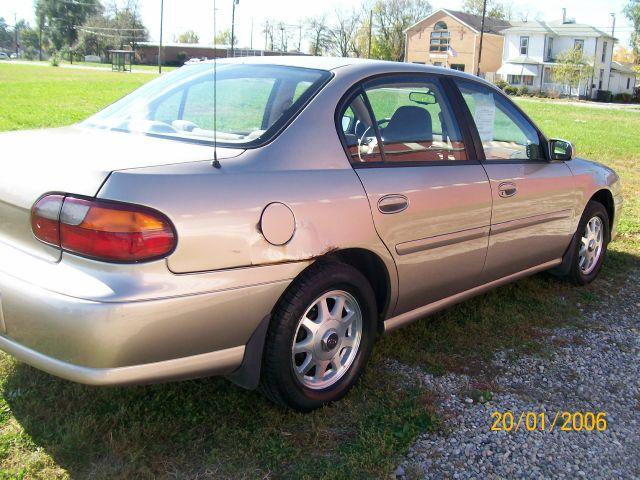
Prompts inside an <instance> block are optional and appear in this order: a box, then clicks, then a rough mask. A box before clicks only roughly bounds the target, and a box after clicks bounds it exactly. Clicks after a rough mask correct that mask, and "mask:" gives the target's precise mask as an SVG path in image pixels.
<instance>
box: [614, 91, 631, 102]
mask: <svg viewBox="0 0 640 480" xmlns="http://www.w3.org/2000/svg"><path fill="white" fill-rule="evenodd" d="M613 101H614V102H616V103H631V94H630V93H616V94H615V95H614V96H613Z"/></svg>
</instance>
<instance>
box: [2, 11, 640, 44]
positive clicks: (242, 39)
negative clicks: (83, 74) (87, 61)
mask: <svg viewBox="0 0 640 480" xmlns="http://www.w3.org/2000/svg"><path fill="white" fill-rule="evenodd" d="M232 1H233V0H216V2H217V8H218V12H217V13H218V15H217V19H216V25H217V29H218V31H220V30H223V29H226V28H229V27H230V26H231V6H232ZM508 1H509V3H511V4H512V5H513V9H514V12H516V14H517V13H518V12H521V11H527V12H528V13H529V18H530V19H534V18H539V19H543V20H556V19H559V18H561V16H562V11H561V9H562V7H566V8H567V16H568V17H571V18H575V19H576V20H577V21H578V22H581V23H588V24H590V25H593V26H594V27H597V28H600V29H601V30H607V31H610V28H611V16H610V13H611V12H615V13H616V18H617V19H616V37H617V38H618V39H619V40H620V44H622V45H624V46H628V43H629V37H630V33H631V23H630V22H629V21H628V20H627V19H626V18H625V17H624V15H623V13H622V10H623V8H624V6H625V5H626V3H627V0H606V1H603V0H560V1H558V0H535V1H530V0H508ZM360 3H361V0H240V3H239V5H238V6H237V7H236V31H237V38H238V44H239V45H240V46H249V45H250V44H251V30H252V29H251V25H252V23H253V46H254V47H255V48H263V47H264V35H263V34H262V33H261V31H262V25H263V24H264V21H265V19H268V18H271V19H275V20H282V21H284V22H286V23H287V24H290V25H296V24H298V23H299V20H300V19H301V18H305V17H308V16H315V15H321V14H322V13H323V12H328V13H331V12H332V11H333V10H335V8H343V9H344V8H349V7H351V6H356V5H360ZM462 3H463V0H446V1H445V0H440V1H436V0H434V1H432V2H431V4H432V6H433V7H434V9H436V8H439V7H445V6H446V8H450V9H456V8H459V7H460V6H461V4H462ZM140 4H141V6H142V17H143V21H144V23H145V25H146V26H147V27H148V28H149V33H150V36H151V38H152V40H157V38H158V34H159V29H160V0H140ZM213 12H214V11H213V0H164V39H165V42H167V41H172V38H173V36H174V35H177V34H179V33H181V32H183V31H185V30H189V29H190V30H195V31H196V32H197V33H198V35H199V36H200V42H201V43H210V42H211V41H212V39H213ZM14 13H16V14H17V16H18V19H20V18H25V19H27V20H28V21H29V22H30V23H32V24H33V0H0V17H4V18H5V20H6V21H7V23H9V24H13V17H14ZM516 19H517V18H516ZM294 29H295V27H292V30H294Z"/></svg>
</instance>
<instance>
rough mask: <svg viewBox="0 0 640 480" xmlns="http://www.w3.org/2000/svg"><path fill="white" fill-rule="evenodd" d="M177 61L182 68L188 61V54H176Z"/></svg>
mask: <svg viewBox="0 0 640 480" xmlns="http://www.w3.org/2000/svg"><path fill="white" fill-rule="evenodd" d="M176 59H177V60H178V63H179V64H180V66H182V65H184V62H186V61H187V52H180V53H178V54H176Z"/></svg>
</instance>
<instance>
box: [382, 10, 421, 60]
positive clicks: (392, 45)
mask: <svg viewBox="0 0 640 480" xmlns="http://www.w3.org/2000/svg"><path fill="white" fill-rule="evenodd" d="M429 13H431V4H430V3H429V2H427V1H423V0H377V1H376V3H375V4H374V6H373V27H374V29H375V31H376V33H375V35H374V38H373V45H372V56H373V57H374V58H380V59H384V60H393V61H396V62H401V61H403V60H404V50H405V34H404V31H405V30H406V29H407V28H409V27H410V26H411V25H413V24H414V23H416V22H418V21H419V20H421V19H423V18H424V17H426V16H427V15H428V14H429Z"/></svg>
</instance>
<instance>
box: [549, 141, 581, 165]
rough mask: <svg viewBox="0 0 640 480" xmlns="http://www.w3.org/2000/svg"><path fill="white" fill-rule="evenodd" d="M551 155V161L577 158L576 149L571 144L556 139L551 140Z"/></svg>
mask: <svg viewBox="0 0 640 480" xmlns="http://www.w3.org/2000/svg"><path fill="white" fill-rule="evenodd" d="M549 153H550V154H551V160H563V161H568V160H573V159H574V158H576V147H575V146H574V145H573V144H572V143H571V142H567V141H566V140H560V139H557V138H554V139H552V140H549Z"/></svg>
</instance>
